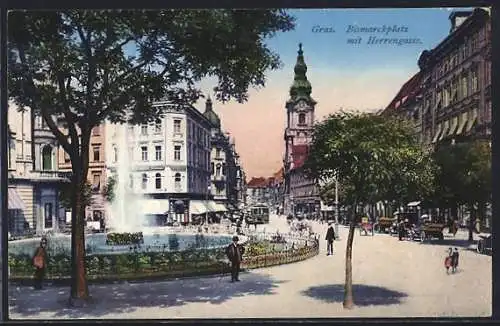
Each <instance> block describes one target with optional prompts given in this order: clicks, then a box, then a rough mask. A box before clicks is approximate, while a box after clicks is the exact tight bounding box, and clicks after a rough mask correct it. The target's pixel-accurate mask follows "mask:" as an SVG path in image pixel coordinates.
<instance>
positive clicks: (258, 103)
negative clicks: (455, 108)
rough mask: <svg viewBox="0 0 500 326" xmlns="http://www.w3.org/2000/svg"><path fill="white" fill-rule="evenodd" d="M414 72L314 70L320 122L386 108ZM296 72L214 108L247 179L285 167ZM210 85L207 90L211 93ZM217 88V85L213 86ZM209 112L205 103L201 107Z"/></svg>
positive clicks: (283, 74) (276, 77) (311, 78)
mask: <svg viewBox="0 0 500 326" xmlns="http://www.w3.org/2000/svg"><path fill="white" fill-rule="evenodd" d="M413 73H414V72H413V71H407V70H406V71H405V70H396V69H393V70H391V69H382V68H381V69H378V70H369V71H365V72H361V71H352V70H351V71H343V70H326V69H325V70H320V69H316V70H314V69H313V70H309V71H308V79H309V81H310V82H311V84H312V87H313V91H312V96H313V98H314V99H315V100H316V101H317V102H318V104H317V106H316V111H315V116H316V120H320V119H322V118H323V117H325V116H326V115H328V114H330V113H333V112H335V111H338V110H340V109H341V108H344V109H358V110H361V111H366V110H377V109H380V108H384V107H386V106H387V105H388V104H389V102H390V101H391V100H392V98H393V97H394V96H395V95H396V93H397V92H398V90H399V88H400V87H401V86H402V84H404V83H405V82H406V81H407V80H408V79H409V78H410V77H411V75H412V74H413ZM292 74H293V72H289V71H288V72H283V71H280V72H275V73H273V74H271V75H270V78H269V81H268V84H267V87H266V88H264V89H262V90H259V91H257V90H251V91H250V93H249V94H250V97H249V101H248V102H247V103H245V104H238V103H233V102H230V103H227V104H221V103H217V102H215V103H214V110H215V111H216V112H217V113H218V114H219V116H220V118H221V121H222V127H223V129H224V130H225V131H227V132H229V133H230V134H231V136H232V137H234V138H235V142H236V149H237V151H238V153H239V154H240V156H241V160H242V163H243V167H244V168H245V171H246V173H247V176H248V177H249V178H250V177H253V176H270V175H271V174H272V173H274V172H275V171H277V170H278V169H279V168H280V167H281V165H282V159H283V149H284V140H283V133H284V129H285V123H286V109H285V102H286V101H287V99H288V90H289V87H290V85H291V83H292V80H293V75H292ZM210 84H212V82H205V83H204V85H203V89H206V90H209V89H211V85H210ZM212 85H213V84H212ZM196 106H197V107H198V108H200V109H201V108H203V107H204V105H203V101H200V102H199V103H198V104H197V105H196Z"/></svg>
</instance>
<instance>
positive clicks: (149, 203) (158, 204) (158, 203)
mask: <svg viewBox="0 0 500 326" xmlns="http://www.w3.org/2000/svg"><path fill="white" fill-rule="evenodd" d="M139 205H140V207H141V210H142V213H144V214H149V215H161V214H166V213H167V212H168V211H169V209H170V204H169V201H168V199H143V200H141V201H140V202H139Z"/></svg>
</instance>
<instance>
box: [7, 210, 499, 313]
mask: <svg viewBox="0 0 500 326" xmlns="http://www.w3.org/2000/svg"><path fill="white" fill-rule="evenodd" d="M259 227H260V228H262V229H263V228H265V229H266V232H274V231H276V229H279V230H280V231H282V232H284V231H286V230H287V225H286V220H285V219H284V218H283V217H276V216H272V217H271V223H270V225H266V226H259ZM326 227H327V226H326V225H320V224H314V225H313V229H314V231H315V232H319V233H320V239H321V240H322V241H321V253H320V255H318V256H316V257H314V258H312V259H309V260H306V261H303V262H299V263H294V264H289V265H283V266H278V267H272V268H265V269H260V270H254V271H251V272H249V273H244V274H243V275H242V276H241V280H242V281H241V282H240V283H230V282H229V276H227V275H225V276H224V277H221V276H220V275H219V276H214V277H207V278H196V279H195V278H193V279H184V280H178V281H165V282H151V283H130V284H109V285H91V286H90V293H91V295H92V296H93V298H94V299H95V300H96V303H95V304H94V305H93V306H92V307H88V308H84V309H68V308H66V305H65V303H66V301H67V298H68V295H69V289H68V288H67V287H57V286H48V287H46V288H45V289H44V290H42V291H33V290H32V289H31V288H30V287H16V286H11V287H10V288H9V291H10V317H11V318H13V319H68V318H71V319H73V318H99V319H102V318H123V319H134V318H142V319H144V318H148V319H149V318H154V319H167V318H259V317H262V318H272V317H276V318H280V317H281V318H287V317H291V318H305V317H310V318H312V317H332V318H335V317H445V316H456V317H459V316H460V317H472V316H489V315H491V311H492V308H491V304H492V300H491V296H492V290H491V288H492V275H491V257H490V256H485V255H478V254H477V253H476V252H475V251H473V250H471V249H473V248H472V246H471V248H470V249H469V248H468V244H467V242H466V241H465V240H466V238H467V234H466V232H464V231H461V232H459V233H458V234H457V235H456V237H455V238H454V239H453V238H450V237H449V236H448V234H445V240H444V241H442V242H441V243H432V244H421V243H419V242H407V241H398V239H397V238H396V237H391V236H389V235H379V234H376V235H375V236H373V237H372V236H360V235H359V233H358V232H356V235H355V239H354V245H353V280H354V284H355V285H354V300H355V302H356V305H357V306H356V307H355V308H354V309H353V310H351V311H348V310H344V309H343V308H342V299H343V287H344V277H345V274H344V255H345V245H346V242H345V241H346V238H347V228H343V227H341V228H340V235H341V240H340V241H337V242H336V243H335V254H334V255H333V256H326V252H325V251H326V249H325V244H324V241H323V239H324V235H325V232H326ZM449 246H453V247H458V248H459V250H460V265H459V270H458V272H457V273H456V274H454V275H447V274H446V272H445V269H444V267H443V259H444V257H445V255H446V249H447V248H448V247H449Z"/></svg>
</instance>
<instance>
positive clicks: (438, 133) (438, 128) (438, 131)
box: [432, 124, 441, 143]
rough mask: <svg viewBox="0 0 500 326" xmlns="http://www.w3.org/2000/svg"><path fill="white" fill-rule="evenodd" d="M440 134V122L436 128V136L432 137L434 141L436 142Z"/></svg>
mask: <svg viewBox="0 0 500 326" xmlns="http://www.w3.org/2000/svg"><path fill="white" fill-rule="evenodd" d="M440 135H441V124H438V125H437V128H436V133H435V134H434V138H432V142H433V143H435V142H436V141H437V140H438V138H439V136H440Z"/></svg>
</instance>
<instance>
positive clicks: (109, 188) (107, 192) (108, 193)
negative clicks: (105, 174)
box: [103, 176, 116, 203]
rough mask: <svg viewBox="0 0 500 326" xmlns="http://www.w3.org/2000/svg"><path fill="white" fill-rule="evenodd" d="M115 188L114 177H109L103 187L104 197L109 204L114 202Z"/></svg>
mask: <svg viewBox="0 0 500 326" xmlns="http://www.w3.org/2000/svg"><path fill="white" fill-rule="evenodd" d="M115 188H116V179H115V177H112V176H111V177H109V178H108V182H107V183H106V186H105V187H104V191H103V193H104V197H105V198H106V200H107V201H108V202H110V203H112V202H113V201H114V200H115Z"/></svg>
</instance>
